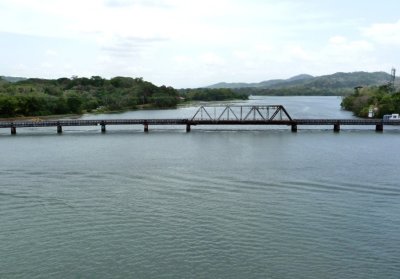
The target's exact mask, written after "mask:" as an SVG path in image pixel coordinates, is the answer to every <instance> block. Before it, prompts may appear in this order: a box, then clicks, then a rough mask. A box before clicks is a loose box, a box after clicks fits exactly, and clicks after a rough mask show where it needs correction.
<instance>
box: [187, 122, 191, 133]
mask: <svg viewBox="0 0 400 279" xmlns="http://www.w3.org/2000/svg"><path fill="white" fill-rule="evenodd" d="M186 132H187V133H189V132H190V124H186Z"/></svg>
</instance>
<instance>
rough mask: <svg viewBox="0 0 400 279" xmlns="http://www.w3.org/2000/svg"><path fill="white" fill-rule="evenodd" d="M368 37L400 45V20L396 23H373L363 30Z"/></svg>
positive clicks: (379, 41) (376, 40) (383, 42)
mask: <svg viewBox="0 0 400 279" xmlns="http://www.w3.org/2000/svg"><path fill="white" fill-rule="evenodd" d="M363 34H364V36H365V37H366V38H368V39H370V40H373V41H374V42H376V43H379V44H384V45H396V46H398V45H400V20H399V21H397V22H395V23H378V24H372V25H371V26H370V27H368V28H366V29H364V30H363Z"/></svg>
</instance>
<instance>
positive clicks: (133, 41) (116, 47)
mask: <svg viewBox="0 0 400 279" xmlns="http://www.w3.org/2000/svg"><path fill="white" fill-rule="evenodd" d="M167 41H168V39H167V38H163V37H149V38H142V37H120V36H116V37H112V39H110V40H108V41H106V42H105V43H103V46H102V47H101V50H102V51H105V52H107V53H109V54H110V55H112V56H119V57H128V56H132V55H135V54H139V53H140V52H142V51H145V50H146V49H149V48H151V47H153V46H154V45H156V44H159V43H163V42H167Z"/></svg>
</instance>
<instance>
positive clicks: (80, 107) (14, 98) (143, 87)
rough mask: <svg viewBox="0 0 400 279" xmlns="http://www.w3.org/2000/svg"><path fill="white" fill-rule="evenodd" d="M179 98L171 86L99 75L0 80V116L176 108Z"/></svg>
mask: <svg viewBox="0 0 400 279" xmlns="http://www.w3.org/2000/svg"><path fill="white" fill-rule="evenodd" d="M178 101H179V95H178V92H177V90H175V89H173V88H172V87H166V86H160V87H158V86H155V85H154V84H152V83H150V82H147V81H144V80H143V79H142V78H135V79H134V78H129V77H115V78H112V79H110V80H107V79H103V78H101V77H99V76H93V77H91V78H78V77H73V78H72V79H69V78H60V79H57V80H46V79H26V80H21V81H18V82H15V83H10V82H7V81H5V80H4V79H3V80H1V81H0V116H2V117H14V116H40V115H52V114H70V113H73V114H80V113H82V112H84V111H87V112H91V111H94V110H102V111H112V110H125V109H136V108H138V107H141V106H147V107H160V108H165V107H175V106H176V105H177V104H178Z"/></svg>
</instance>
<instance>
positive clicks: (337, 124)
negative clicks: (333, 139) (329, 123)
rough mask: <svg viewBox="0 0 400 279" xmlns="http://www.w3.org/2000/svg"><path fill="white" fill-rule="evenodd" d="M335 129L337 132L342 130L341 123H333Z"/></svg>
mask: <svg viewBox="0 0 400 279" xmlns="http://www.w3.org/2000/svg"><path fill="white" fill-rule="evenodd" d="M333 131H334V132H335V133H338V132H340V124H339V123H336V124H333Z"/></svg>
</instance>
